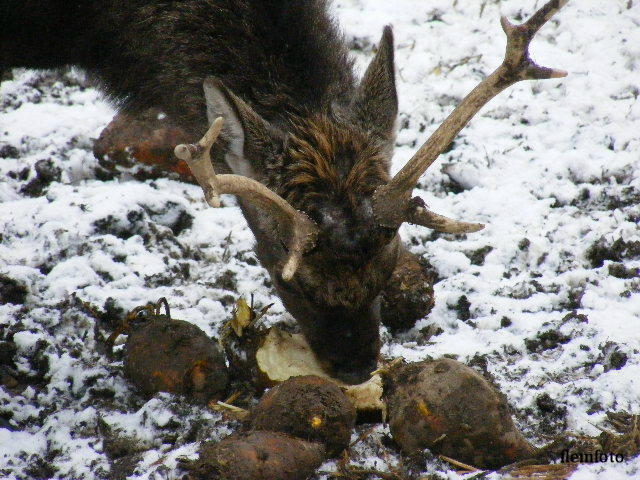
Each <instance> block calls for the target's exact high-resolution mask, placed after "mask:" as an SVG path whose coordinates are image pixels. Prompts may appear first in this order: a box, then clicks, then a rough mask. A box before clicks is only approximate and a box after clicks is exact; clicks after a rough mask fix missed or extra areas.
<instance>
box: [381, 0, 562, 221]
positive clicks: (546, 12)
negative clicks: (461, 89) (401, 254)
mask: <svg viewBox="0 0 640 480" xmlns="http://www.w3.org/2000/svg"><path fill="white" fill-rule="evenodd" d="M568 1H569V0H550V1H548V2H547V3H546V4H545V5H544V6H543V7H542V8H540V9H539V10H538V11H537V12H536V13H535V14H534V15H533V16H531V18H530V19H529V20H527V21H526V22H525V23H523V24H521V25H513V24H512V23H510V22H509V21H508V20H507V19H506V18H505V17H502V19H501V24H502V29H503V30H504V32H505V34H506V35H507V48H506V51H505V56H504V60H503V62H502V64H501V65H500V66H499V67H498V68H497V69H496V70H495V71H494V72H493V73H492V74H491V75H489V76H488V77H487V78H486V79H484V80H483V81H482V82H481V83H480V84H479V85H478V86H476V87H475V88H474V89H473V90H472V91H471V93H469V94H468V95H467V96H466V97H465V98H464V99H463V100H462V102H460V104H459V105H458V106H457V107H456V108H455V109H454V110H453V112H451V114H450V115H449V116H448V117H447V118H446V119H445V120H444V122H442V125H440V127H439V128H438V129H437V130H436V131H435V132H434V133H433V134H432V135H431V137H429V139H428V140H427V141H426V142H425V143H424V145H422V147H420V149H419V150H418V151H417V152H416V153H415V155H414V156H413V157H412V158H411V160H409V162H407V164H406V165H405V166H404V167H403V168H402V169H401V170H400V171H399V172H398V173H397V174H396V175H395V176H394V177H393V179H391V181H390V182H389V183H387V184H386V185H382V186H381V187H379V188H378V189H377V190H376V192H375V194H374V209H375V212H376V216H377V218H378V221H379V222H380V224H381V225H383V226H386V227H391V228H397V227H398V226H399V225H400V224H401V223H402V222H405V221H408V222H412V223H417V224H419V225H424V226H429V227H431V228H435V229H436V230H440V228H439V226H438V225H436V224H437V222H431V220H430V219H431V218H432V217H429V218H425V214H423V213H421V214H419V215H418V214H417V213H413V212H412V211H411V210H410V208H411V205H410V201H411V192H412V191H413V188H414V187H415V185H416V183H417V182H418V179H419V178H420V176H421V175H422V174H423V173H424V172H425V171H426V170H427V169H428V168H429V167H430V166H431V165H432V164H433V162H434V161H435V160H436V159H437V158H438V157H439V156H440V154H441V153H442V152H443V151H444V150H445V149H446V147H447V146H448V145H449V144H450V143H451V142H452V141H453V139H454V138H455V137H456V135H457V134H458V133H459V132H460V130H462V129H463V128H464V127H465V125H467V123H469V121H470V120H471V118H473V116H474V115H475V114H476V113H478V111H479V110H480V109H481V108H482V107H483V106H484V105H485V104H486V103H487V102H489V100H491V99H492V98H493V97H495V96H496V95H498V94H499V93H500V92H502V91H503V90H504V89H505V88H507V87H508V86H510V85H513V84H514V83H516V82H519V81H521V80H535V79H545V78H561V77H564V76H566V75H567V73H566V72H564V71H562V70H556V69H553V68H547V67H541V66H539V65H537V64H536V63H535V62H533V60H531V58H530V57H529V44H530V43H531V40H532V39H533V37H534V36H535V34H536V33H537V32H538V30H539V29H540V28H541V27H542V26H543V25H544V24H545V23H546V22H547V21H548V20H549V19H550V18H551V17H552V16H553V15H554V14H555V13H556V12H557V11H558V10H560V9H561V8H562V7H563V6H564V5H566V4H567V3H568ZM398 203H401V204H404V205H405V206H406V208H398ZM429 213H430V214H431V215H435V214H432V213H431V212H429ZM402 214H404V216H402ZM451 222H454V223H457V224H458V226H457V227H455V228H460V229H461V231H466V232H469V231H477V228H476V230H469V229H468V227H467V228H466V229H465V225H467V226H468V225H477V224H465V223H464V222H456V221H455V220H451ZM446 228H450V227H449V226H447V227H446ZM440 231H447V230H440Z"/></svg>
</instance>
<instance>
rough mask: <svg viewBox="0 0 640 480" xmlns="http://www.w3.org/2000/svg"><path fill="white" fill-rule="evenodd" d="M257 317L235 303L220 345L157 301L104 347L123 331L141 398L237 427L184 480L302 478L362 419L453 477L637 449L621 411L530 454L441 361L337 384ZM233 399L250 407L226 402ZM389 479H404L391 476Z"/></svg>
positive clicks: (498, 402)
mask: <svg viewBox="0 0 640 480" xmlns="http://www.w3.org/2000/svg"><path fill="white" fill-rule="evenodd" d="M163 307H164V312H162V309H163ZM267 308H268V307H267ZM265 311H266V309H263V310H262V311H261V312H256V311H255V310H254V309H253V308H252V307H250V306H249V305H247V303H246V302H245V301H244V300H243V299H240V300H239V301H238V303H237V306H236V309H235V312H234V315H233V318H232V319H231V320H230V321H229V322H227V324H226V326H225V329H223V334H222V337H221V339H219V340H216V339H212V338H209V337H208V336H207V335H206V334H205V333H204V332H203V331H202V330H200V329H199V328H198V327H196V326H195V325H193V324H191V323H189V322H187V321H184V320H176V319H172V318H171V314H170V311H169V306H168V304H167V302H166V300H164V299H161V300H160V301H159V302H158V303H157V304H148V305H146V306H142V307H138V308H136V309H134V310H133V311H132V312H130V313H129V314H128V315H126V317H125V318H124V319H123V322H122V325H121V326H120V327H119V328H117V329H116V330H115V331H114V332H112V333H111V335H110V337H109V338H108V339H107V341H106V343H107V344H108V345H109V346H110V347H113V345H114V343H116V342H117V340H118V338H119V336H120V334H122V333H126V334H128V337H127V339H126V341H125V342H124V350H123V358H124V373H125V376H126V377H127V378H128V379H129V381H130V382H131V383H132V384H133V385H135V387H136V388H137V389H138V390H139V391H140V392H141V393H143V394H145V395H149V396H150V395H153V394H155V393H157V392H160V391H165V392H171V393H174V394H178V395H182V396H183V397H185V401H195V402H198V403H204V404H206V405H208V406H209V407H210V408H213V409H216V410H222V411H223V412H226V413H227V414H228V415H230V416H232V417H234V418H236V419H238V420H240V422H241V423H240V424H241V427H240V429H239V430H238V431H237V432H235V433H233V434H231V435H230V436H228V437H226V438H224V439H222V440H221V441H219V442H204V443H203V444H202V445H201V446H200V449H199V451H198V458H197V459H195V460H185V461H183V462H182V465H181V468H182V469H183V470H184V471H185V472H186V477H185V478H191V479H193V480H196V479H197V480H207V479H228V480H259V479H260V480H271V479H273V480H276V479H278V480H297V479H304V478H308V477H310V476H312V475H313V474H314V472H315V471H316V469H317V468H318V467H319V466H320V465H321V464H322V463H323V462H324V461H325V460H327V459H329V458H336V457H341V456H342V457H343V458H348V455H346V456H345V455H344V454H345V452H346V451H347V450H348V449H349V447H350V439H351V433H352V431H353V429H354V427H355V425H356V423H357V422H363V421H364V422H371V421H374V422H376V421H377V422H380V421H384V422H387V423H388V424H389V428H390V431H391V435H392V437H393V440H394V442H395V443H396V445H397V447H398V449H399V450H400V451H401V452H402V453H403V454H404V455H406V456H409V457H410V456H412V455H415V454H419V453H420V452H424V451H425V450H428V451H430V452H431V453H432V454H436V455H439V456H440V458H441V459H444V460H445V461H447V462H449V463H450V464H452V465H454V466H455V467H456V468H458V469H463V470H465V471H468V472H473V471H479V470H480V469H487V470H497V469H502V470H501V471H502V472H508V473H509V475H510V476H511V477H510V478H547V479H559V478H567V476H568V475H570V474H571V472H572V471H573V470H574V468H575V464H561V465H558V464H555V465H554V464H552V462H554V461H557V460H558V459H559V452H560V451H562V450H565V451H567V452H568V454H571V452H579V453H580V454H583V455H584V454H585V453H588V452H592V453H594V452H597V451H608V450H610V451H613V450H615V451H624V453H625V456H626V458H630V457H632V456H634V455H636V454H637V453H638V451H639V450H640V425H639V423H640V422H639V418H638V416H632V415H625V414H611V415H610V422H611V424H612V425H613V426H614V428H615V430H616V432H617V433H611V432H608V431H603V433H602V434H601V435H600V436H599V437H584V436H583V437H577V436H571V435H567V436H566V437H564V438H557V439H556V440H555V441H553V442H552V443H551V444H549V445H547V446H546V447H543V448H536V447H534V446H533V445H531V444H530V443H529V442H528V441H527V440H526V439H525V438H524V437H523V435H522V434H521V433H520V431H519V430H518V429H517V428H516V426H515V425H514V422H513V420H512V417H511V414H510V411H509V406H508V403H507V400H506V398H505V396H504V395H502V394H501V393H500V392H499V391H498V390H497V388H496V387H495V386H493V385H492V384H491V382H490V381H488V380H487V379H485V378H483V376H481V375H480V374H479V373H477V372H476V371H475V370H473V369H472V368H470V367H468V366H466V365H464V364H462V363H460V362H457V361H455V360H452V359H449V358H441V359H434V360H425V361H421V362H416V363H406V362H404V361H403V360H402V359H396V360H391V361H389V362H387V363H385V364H382V365H381V366H380V368H379V369H378V370H377V371H376V372H373V374H372V377H371V379H370V380H369V381H367V382H365V383H364V384H361V385H345V384H342V383H340V382H339V381H338V380H335V379H332V378H330V377H328V376H327V375H326V374H325V373H324V372H323V371H322V368H321V367H320V364H319V363H318V361H317V359H316V358H315V356H314V355H313V353H312V352H311V350H310V349H309V347H308V346H307V344H306V342H305V340H304V338H303V337H302V336H301V335H297V334H291V333H288V332H284V331H281V330H279V329H278V328H277V327H271V328H265V327H261V326H260V322H259V321H258V320H259V318H260V316H261V314H264V312H265ZM231 391H235V392H234V393H233V394H231V395H230V396H229V394H230V392H231ZM262 392H265V393H264V394H263V395H262V397H261V399H260V400H259V402H258V403H257V404H255V398H256V397H257V396H259V395H260V394H261V393H262ZM239 398H244V404H245V406H250V405H252V404H253V405H252V407H251V408H250V409H245V408H242V407H239V406H235V405H232V404H231V403H232V402H234V401H235V400H237V399H239ZM222 399H226V401H222ZM607 449H608V450H607ZM341 468H342V471H341V472H338V473H337V475H338V476H341V477H345V478H368V477H369V476H371V475H376V474H379V475H386V474H384V472H376V471H373V470H358V469H351V470H350V469H349V468H348V466H345V465H344V464H342V467H341ZM383 478H384V477H383ZM389 478H399V479H403V478H411V477H409V476H406V477H404V476H403V474H402V473H400V472H396V473H394V474H392V475H391V477H389Z"/></svg>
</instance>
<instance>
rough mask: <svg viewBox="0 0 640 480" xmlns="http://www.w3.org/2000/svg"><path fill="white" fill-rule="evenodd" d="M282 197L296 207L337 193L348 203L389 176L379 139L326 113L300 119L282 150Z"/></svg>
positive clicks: (294, 124) (354, 203)
mask: <svg viewBox="0 0 640 480" xmlns="http://www.w3.org/2000/svg"><path fill="white" fill-rule="evenodd" d="M284 163H285V167H286V169H287V173H288V174H287V179H286V181H285V185H284V189H283V190H284V192H283V193H284V195H285V198H286V199H287V200H288V201H289V202H290V203H292V204H293V205H297V206H298V207H300V208H304V207H305V206H306V204H309V205H311V204H313V203H314V201H315V200H317V198H318V197H320V196H340V197H342V198H344V199H346V200H347V201H348V202H350V204H351V205H352V206H355V205H356V202H357V198H358V197H362V196H363V195H371V194H372V193H373V192H374V190H375V189H376V187H378V186H379V185H380V184H382V183H386V182H387V181H388V180H389V173H388V170H389V159H388V154H387V149H386V148H385V146H384V144H383V143H382V142H379V141H377V140H375V139H373V138H372V137H371V136H370V135H367V134H366V132H364V131H363V130H361V129H359V128H357V127H354V126H352V125H344V124H343V125H341V124H340V122H336V121H335V120H334V119H330V118H329V117H327V116H325V115H321V116H314V117H310V118H304V119H302V118H298V119H296V120H295V121H294V122H293V131H292V132H291V135H290V137H289V139H288V142H287V145H286V149H285V152H284Z"/></svg>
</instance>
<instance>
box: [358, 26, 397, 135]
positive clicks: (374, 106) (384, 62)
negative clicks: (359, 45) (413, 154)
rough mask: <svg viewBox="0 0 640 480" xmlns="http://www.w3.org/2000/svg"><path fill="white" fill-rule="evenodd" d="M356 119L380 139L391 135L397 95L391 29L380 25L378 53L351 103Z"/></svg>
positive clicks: (394, 119) (395, 114)
mask: <svg viewBox="0 0 640 480" xmlns="http://www.w3.org/2000/svg"><path fill="white" fill-rule="evenodd" d="M351 109H352V113H353V115H354V116H355V120H356V122H358V123H359V124H360V125H362V126H363V127H364V128H366V129H367V130H370V131H372V132H373V133H376V134H378V135H379V136H381V137H382V138H384V139H388V138H389V137H392V136H393V133H394V127H395V121H396V116H397V115H398V95H397V93H396V78H395V69H394V62H393V32H392V30H391V27H390V26H389V25H387V26H386V27H384V31H383V33H382V38H381V39H380V44H379V45H378V53H376V56H375V57H374V59H373V60H372V61H371V63H370V64H369V67H368V68H367V71H366V72H365V74H364V77H363V78H362V81H361V82H360V86H359V87H358V89H357V91H356V96H355V98H354V99H353V101H352V104H351Z"/></svg>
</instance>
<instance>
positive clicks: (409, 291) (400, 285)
mask: <svg viewBox="0 0 640 480" xmlns="http://www.w3.org/2000/svg"><path fill="white" fill-rule="evenodd" d="M433 304H434V295H433V274H432V273H431V272H430V271H429V270H428V269H427V268H426V267H425V266H424V265H423V264H422V263H421V262H420V259H419V257H418V256H417V255H414V254H413V253H411V252H409V251H408V250H407V249H406V247H404V246H403V247H402V248H401V250H400V255H399V257H398V263H397V265H396V268H395V270H394V271H393V274H392V275H391V278H390V279H389V283H387V286H386V288H385V289H384V290H383V291H382V294H381V305H380V314H381V320H382V323H383V325H385V326H386V327H387V328H388V329H389V330H390V331H391V332H399V331H403V330H408V329H410V328H412V327H413V326H414V325H415V323H416V322H417V321H418V320H420V319H421V318H424V317H425V316H426V315H427V314H428V313H429V312H430V311H431V309H432V308H433Z"/></svg>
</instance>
